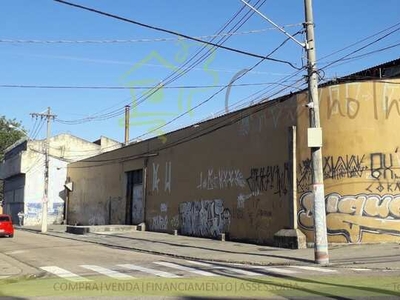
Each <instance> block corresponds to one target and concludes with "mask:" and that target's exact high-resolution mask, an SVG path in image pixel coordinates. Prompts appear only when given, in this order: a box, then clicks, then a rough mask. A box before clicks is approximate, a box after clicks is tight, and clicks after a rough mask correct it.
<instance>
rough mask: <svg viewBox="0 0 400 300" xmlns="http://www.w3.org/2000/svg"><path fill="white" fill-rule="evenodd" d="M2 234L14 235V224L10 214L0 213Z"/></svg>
mask: <svg viewBox="0 0 400 300" xmlns="http://www.w3.org/2000/svg"><path fill="white" fill-rule="evenodd" d="M0 236H8V237H10V238H12V237H13V236H14V226H13V223H12V220H11V217H10V216H9V215H0Z"/></svg>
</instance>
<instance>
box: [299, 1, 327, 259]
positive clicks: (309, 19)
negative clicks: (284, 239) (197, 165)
mask: <svg viewBox="0 0 400 300" xmlns="http://www.w3.org/2000/svg"><path fill="white" fill-rule="evenodd" d="M304 6H305V16H306V22H305V28H306V40H307V42H306V50H307V61H308V64H307V65H308V89H309V91H308V97H309V104H308V107H309V108H310V129H309V130H308V143H309V147H311V160H312V167H313V168H312V169H313V191H314V211H313V214H314V259H315V262H316V263H317V264H321V265H325V264H328V263H329V254H328V238H327V229H326V210H325V193H324V176H323V172H322V150H321V147H322V129H321V123H320V117H319V99H318V71H317V67H316V54H315V37H314V17H313V10H312V0H304ZM311 140H312V141H311Z"/></svg>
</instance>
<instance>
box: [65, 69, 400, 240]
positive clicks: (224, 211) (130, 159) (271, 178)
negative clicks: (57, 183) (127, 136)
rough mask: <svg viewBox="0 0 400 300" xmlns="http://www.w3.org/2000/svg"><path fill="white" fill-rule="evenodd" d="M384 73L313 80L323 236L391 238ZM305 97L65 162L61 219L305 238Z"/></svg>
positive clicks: (308, 202)
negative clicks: (296, 233) (67, 186)
mask: <svg viewBox="0 0 400 300" xmlns="http://www.w3.org/2000/svg"><path fill="white" fill-rule="evenodd" d="M388 70H389V68H386V69H385V68H384V67H382V66H381V70H380V73H379V77H381V78H379V79H376V78H373V77H368V78H372V79H369V80H366V79H365V78H366V77H365V76H364V77H363V80H361V79H358V78H361V77H362V76H360V77H357V76H353V77H348V78H345V79H346V80H345V79H343V80H338V81H337V82H330V83H329V84H326V85H324V86H322V87H320V89H319V96H320V115H321V126H322V131H323V148H322V153H323V173H324V183H325V200H326V214H327V231H328V239H329V242H335V243H336V242H337V243H367V242H387V241H400V171H399V167H400V145H399V141H400V131H399V130H397V125H398V124H399V123H400V85H399V84H400V80H399V79H396V78H394V77H396V76H387V77H385V76H384V74H385V73H384V71H388ZM391 71H393V69H391ZM397 76H398V75H397ZM307 102H308V95H307V93H306V92H299V93H296V94H293V95H288V96H286V97H282V98H279V99H277V100H273V101H268V102H264V103H262V104H259V105H256V106H252V107H249V108H247V109H243V110H241V111H237V112H233V113H230V114H227V115H225V116H222V117H219V118H216V119H213V120H210V121H207V122H203V123H199V124H196V126H191V127H187V128H184V129H182V130H178V131H175V132H172V133H170V134H167V135H166V136H164V137H163V138H154V139H150V140H146V141H142V142H139V143H135V144H131V145H128V146H126V147H123V148H121V149H118V150H115V151H112V152H108V153H105V154H102V155H99V156H96V157H92V158H89V159H86V160H83V161H80V162H75V163H72V164H70V165H69V166H68V177H70V179H71V181H72V182H73V184H74V189H73V191H72V192H71V194H70V201H69V207H68V223H69V224H80V225H100V224H140V223H143V222H144V223H145V224H146V228H147V229H149V230H152V231H159V232H171V231H172V230H178V232H179V233H180V234H183V235H191V236H199V237H200V236H201V237H216V236H218V235H219V234H221V233H225V234H228V235H229V238H230V239H231V240H237V241H248V242H254V243H260V244H272V243H273V239H274V234H275V233H277V232H278V231H279V230H281V229H285V228H286V229H287V228H299V229H301V230H302V231H303V233H304V234H305V235H306V237H307V241H308V242H313V229H314V224H313V194H312V164H311V159H310V148H308V144H307V132H308V131H307V130H308V127H309V108H308V107H306V104H307Z"/></svg>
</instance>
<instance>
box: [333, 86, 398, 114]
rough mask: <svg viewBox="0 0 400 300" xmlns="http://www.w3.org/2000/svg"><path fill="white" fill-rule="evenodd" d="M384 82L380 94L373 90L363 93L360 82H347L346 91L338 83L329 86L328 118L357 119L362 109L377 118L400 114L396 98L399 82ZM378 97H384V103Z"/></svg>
mask: <svg viewBox="0 0 400 300" xmlns="http://www.w3.org/2000/svg"><path fill="white" fill-rule="evenodd" d="M382 84H383V88H382V92H381V93H380V94H379V95H373V94H372V93H371V92H367V93H365V94H361V92H362V90H363V89H362V88H361V84H360V83H347V84H345V85H344V91H343V90H341V89H340V86H337V85H335V86H330V87H328V93H329V95H328V98H327V105H326V108H327V117H328V120H329V119H331V118H333V117H340V118H349V119H356V118H357V117H358V115H359V112H360V111H361V110H363V111H368V112H371V114H370V117H371V118H374V119H375V120H380V119H381V120H387V119H389V118H390V116H400V103H399V102H400V101H399V99H396V98H395V95H397V94H398V92H397V91H396V90H397V89H398V88H399V86H398V84H396V83H393V84H391V83H382ZM338 99H343V100H338ZM377 99H383V101H382V103H378V100H377Z"/></svg>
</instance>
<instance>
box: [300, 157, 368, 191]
mask: <svg viewBox="0 0 400 300" xmlns="http://www.w3.org/2000/svg"><path fill="white" fill-rule="evenodd" d="M367 169H368V166H367V165H366V161H365V155H362V156H361V155H343V156H336V157H334V156H325V157H323V174H324V179H332V180H339V179H342V178H360V177H362V176H363V175H364V173H365V171H366V170H367ZM298 170H299V177H298V179H297V188H298V189H299V191H301V192H307V191H309V190H310V187H311V184H312V174H313V166H312V161H311V159H308V158H307V159H305V160H303V161H302V162H301V163H300V164H299V166H298Z"/></svg>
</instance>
